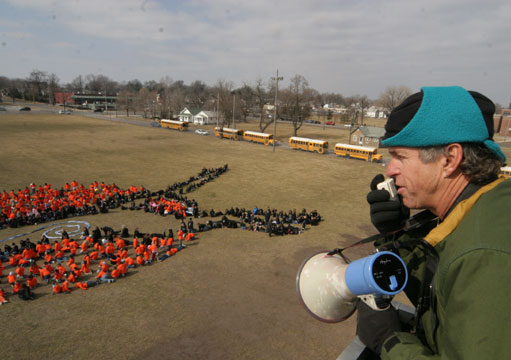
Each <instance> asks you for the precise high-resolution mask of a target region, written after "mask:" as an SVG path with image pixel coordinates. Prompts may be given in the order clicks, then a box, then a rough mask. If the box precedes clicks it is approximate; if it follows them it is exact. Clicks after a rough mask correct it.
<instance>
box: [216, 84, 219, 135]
mask: <svg viewBox="0 0 511 360" xmlns="http://www.w3.org/2000/svg"><path fill="white" fill-rule="evenodd" d="M219 105H220V92H219V93H218V94H217V99H216V126H217V127H218V118H219V117H220V115H218V114H219V113H218V107H219Z"/></svg>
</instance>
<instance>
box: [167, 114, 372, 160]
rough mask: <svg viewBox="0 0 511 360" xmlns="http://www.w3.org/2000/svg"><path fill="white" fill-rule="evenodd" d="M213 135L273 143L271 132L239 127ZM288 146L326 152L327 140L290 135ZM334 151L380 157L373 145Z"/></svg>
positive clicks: (181, 126)
mask: <svg viewBox="0 0 511 360" xmlns="http://www.w3.org/2000/svg"><path fill="white" fill-rule="evenodd" d="M160 124H161V127H163V128H168V129H173V130H178V131H184V130H185V129H186V128H187V127H188V123H187V122H183V121H177V120H166V119H162V120H160ZM214 133H215V136H217V137H219V138H221V139H231V140H236V141H238V140H245V141H250V142H254V143H260V144H264V145H267V146H268V145H273V143H274V141H275V140H274V138H273V134H267V133H262V132H256V131H245V130H240V129H232V128H227V127H219V126H217V127H215V129H214ZM288 144H289V147H290V148H291V149H295V150H304V151H309V152H316V153H318V154H326V153H328V141H325V140H316V139H308V138H303V137H298V136H291V137H290V138H289V141H288ZM334 153H335V154H336V155H339V156H344V157H350V158H356V159H362V160H365V161H369V162H380V161H381V159H382V157H381V154H378V149H377V148H374V147H367V146H358V145H349V144H341V143H338V144H335V147H334Z"/></svg>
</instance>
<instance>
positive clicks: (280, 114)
mask: <svg viewBox="0 0 511 360" xmlns="http://www.w3.org/2000/svg"><path fill="white" fill-rule="evenodd" d="M276 86H278V84H276V82H275V81H274V80H271V79H268V80H263V79H261V78H258V79H256V80H255V81H254V82H253V83H244V84H243V85H242V86H241V87H238V88H237V87H235V86H234V83H232V82H231V81H226V80H218V81H217V82H216V83H215V84H214V85H212V86H209V85H207V84H205V83H204V82H202V81H200V80H196V81H194V82H192V83H190V84H185V83H184V82H183V81H182V80H172V79H171V78H170V77H168V76H165V77H163V78H162V79H161V80H160V81H154V80H150V81H145V82H142V81H140V80H138V79H133V80H129V81H125V82H117V81H115V80H112V79H110V78H109V77H108V76H106V75H94V74H89V75H86V76H82V75H78V76H77V77H76V78H74V79H73V81H71V82H70V83H66V84H61V83H60V80H59V78H58V76H57V75H56V74H54V73H47V72H45V71H41V70H33V71H32V72H31V73H30V74H29V76H28V77H27V78H25V79H19V78H15V79H10V78H7V77H5V76H0V94H1V95H2V97H4V99H3V100H4V101H6V100H7V101H9V100H8V99H10V101H12V102H15V101H16V99H24V100H28V101H38V102H46V103H49V104H52V105H55V103H56V100H55V94H56V92H59V91H66V92H73V93H75V94H76V93H81V94H87V93H91V94H104V95H109V96H110V95H112V96H116V97H117V100H116V107H117V110H119V111H123V112H126V114H127V115H128V116H129V114H130V113H131V114H141V115H143V116H144V117H150V118H152V117H160V118H173V117H174V116H176V115H177V114H179V112H180V111H181V110H182V109H183V108H185V107H189V108H197V109H201V110H209V111H213V112H216V113H218V116H219V120H220V122H221V125H222V126H230V125H232V121H233V120H234V119H236V121H247V117H255V118H259V128H260V130H261V131H265V129H266V128H267V127H268V126H270V125H271V124H272V123H273V117H274V115H275V110H273V109H272V110H267V109H268V108H267V106H268V105H274V102H275V90H276ZM410 94H411V90H410V89H409V88H407V87H406V86H391V87H388V88H386V89H385V90H384V91H383V92H382V93H381V95H380V97H379V98H378V99H376V100H371V99H369V98H368V97H367V96H366V95H351V96H343V95H341V94H338V93H321V92H319V91H317V90H315V89H313V88H311V87H310V86H309V82H308V81H307V79H306V78H305V77H304V76H302V75H298V74H297V75H294V76H293V77H291V78H290V79H289V85H288V86H287V87H284V88H278V98H277V108H276V110H277V111H276V115H277V118H282V119H286V120H288V121H290V122H291V123H292V124H293V127H294V132H295V135H296V133H297V131H298V129H300V128H301V126H302V125H303V123H304V120H305V119H307V118H308V117H310V116H311V114H313V113H314V114H315V115H317V116H318V117H320V118H323V119H324V120H323V121H327V119H330V118H331V117H332V111H331V110H329V109H327V108H325V107H324V105H325V104H335V105H337V106H342V107H344V109H345V111H344V112H343V114H342V118H341V120H342V121H344V122H348V123H353V124H357V123H360V122H361V121H362V120H363V117H364V113H365V111H366V110H367V109H368V108H369V107H370V106H372V105H376V106H378V107H380V108H381V109H383V110H384V111H386V112H390V111H391V110H392V109H393V108H394V107H395V106H396V105H398V104H399V103H400V102H401V101H402V100H403V99H404V98H406V97H407V96H408V95H410ZM2 97H0V100H1V99H2Z"/></svg>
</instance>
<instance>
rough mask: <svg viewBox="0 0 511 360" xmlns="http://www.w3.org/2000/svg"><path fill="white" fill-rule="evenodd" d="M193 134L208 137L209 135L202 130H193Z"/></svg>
mask: <svg viewBox="0 0 511 360" xmlns="http://www.w3.org/2000/svg"><path fill="white" fill-rule="evenodd" d="M195 133H196V134H199V135H208V134H209V132H208V131H206V130H203V129H197V130H195Z"/></svg>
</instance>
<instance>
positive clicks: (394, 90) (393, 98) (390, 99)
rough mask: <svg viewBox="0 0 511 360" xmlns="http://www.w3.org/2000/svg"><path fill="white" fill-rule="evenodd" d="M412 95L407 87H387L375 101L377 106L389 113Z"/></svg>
mask: <svg viewBox="0 0 511 360" xmlns="http://www.w3.org/2000/svg"><path fill="white" fill-rule="evenodd" d="M411 94H412V90H410V88H408V87H407V86H404V85H401V86H389V87H387V88H386V89H385V90H384V91H383V92H382V93H381V94H380V97H379V98H378V100H377V103H378V105H379V106H381V107H382V108H384V109H385V111H387V113H390V112H391V111H392V109H394V108H395V107H396V106H398V105H399V104H401V103H402V102H403V100H404V99H406V98H407V97H408V96H410V95H411Z"/></svg>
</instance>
